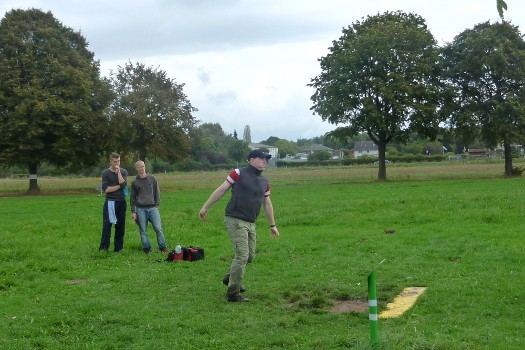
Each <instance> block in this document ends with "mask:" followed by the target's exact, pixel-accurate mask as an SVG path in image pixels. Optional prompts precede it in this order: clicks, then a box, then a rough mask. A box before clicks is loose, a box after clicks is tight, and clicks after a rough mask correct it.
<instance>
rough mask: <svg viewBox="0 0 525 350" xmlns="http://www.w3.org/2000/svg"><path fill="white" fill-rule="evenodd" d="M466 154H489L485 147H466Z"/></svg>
mask: <svg viewBox="0 0 525 350" xmlns="http://www.w3.org/2000/svg"><path fill="white" fill-rule="evenodd" d="M467 154H468V155H470V156H478V157H482V156H487V155H488V154H489V150H488V149H486V148H469V149H467Z"/></svg>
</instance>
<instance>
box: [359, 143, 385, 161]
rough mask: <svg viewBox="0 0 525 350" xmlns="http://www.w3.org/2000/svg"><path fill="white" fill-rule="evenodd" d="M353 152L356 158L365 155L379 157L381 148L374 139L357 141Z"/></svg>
mask: <svg viewBox="0 0 525 350" xmlns="http://www.w3.org/2000/svg"><path fill="white" fill-rule="evenodd" d="M353 154H354V158H355V159H357V158H359V157H363V156H368V157H378V156H379V150H378V148H377V145H376V144H375V143H374V142H373V141H358V142H356V143H355V146H354V152H353Z"/></svg>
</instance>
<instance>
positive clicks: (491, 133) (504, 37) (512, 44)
mask: <svg viewBox="0 0 525 350" xmlns="http://www.w3.org/2000/svg"><path fill="white" fill-rule="evenodd" d="M442 58H443V63H444V66H445V68H446V69H445V71H444V77H445V78H446V82H447V84H448V88H449V89H450V90H449V93H450V95H449V97H450V99H449V100H448V103H447V106H446V107H447V109H445V110H444V111H445V112H447V114H450V124H451V125H452V126H453V127H454V128H455V129H456V130H457V133H458V134H459V135H462V137H463V139H464V140H465V141H466V142H468V141H469V140H472V139H475V138H477V137H480V138H481V139H482V140H484V141H485V142H486V144H487V145H488V146H489V147H494V146H498V145H503V148H504V155H505V175H512V174H513V167H512V144H513V143H518V142H521V141H523V137H524V134H525V41H524V40H523V37H522V35H521V33H520V32H519V29H518V27H516V26H513V25H511V24H510V23H508V22H505V21H503V22H501V23H494V24H490V23H489V22H485V23H480V24H478V25H476V26H475V27H474V28H473V29H468V30H465V31H464V32H462V33H461V34H459V35H457V36H456V37H455V38H454V40H453V42H452V43H450V44H448V45H447V46H445V47H444V48H443V57H442Z"/></svg>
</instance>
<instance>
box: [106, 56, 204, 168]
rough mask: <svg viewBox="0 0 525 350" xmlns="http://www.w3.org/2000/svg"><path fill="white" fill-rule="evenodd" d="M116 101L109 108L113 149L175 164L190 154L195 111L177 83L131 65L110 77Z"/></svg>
mask: <svg viewBox="0 0 525 350" xmlns="http://www.w3.org/2000/svg"><path fill="white" fill-rule="evenodd" d="M110 78H111V82H112V85H113V90H114V91H115V94H116V98H115V100H114V102H113V104H112V108H111V124H112V132H114V134H115V139H114V141H115V144H114V149H117V150H119V151H120V152H123V153H136V154H137V156H138V157H139V158H140V159H146V158H147V157H150V158H161V159H163V160H166V161H172V162H175V161H177V160H180V159H184V158H185V157H186V155H187V154H188V152H189V148H190V142H189V138H188V132H189V130H190V129H191V128H192V127H193V126H195V125H196V123H197V120H196V119H195V118H194V116H193V115H192V113H193V112H194V111H196V109H195V108H194V107H192V105H191V103H190V101H189V100H188V98H187V97H186V95H185V94H184V92H183V87H184V84H178V83H176V81H175V80H174V79H171V78H169V77H168V76H167V74H166V72H165V71H163V70H160V69H158V68H153V67H146V66H145V65H144V64H142V63H136V64H135V65H134V64H132V63H131V62H128V63H126V64H125V65H124V66H119V67H118V69H117V72H116V73H114V72H111V74H110Z"/></svg>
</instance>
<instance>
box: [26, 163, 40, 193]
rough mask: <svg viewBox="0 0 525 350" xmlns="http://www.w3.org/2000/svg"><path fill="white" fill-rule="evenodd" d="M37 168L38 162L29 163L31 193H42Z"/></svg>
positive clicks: (29, 190)
mask: <svg viewBox="0 0 525 350" xmlns="http://www.w3.org/2000/svg"><path fill="white" fill-rule="evenodd" d="M37 169H38V164H37V163H31V164H29V189H28V190H27V192H29V193H40V187H38V179H37V175H36V171H37Z"/></svg>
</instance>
